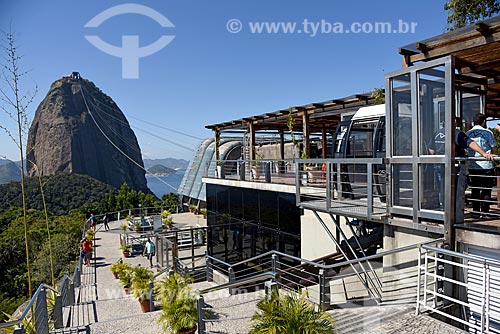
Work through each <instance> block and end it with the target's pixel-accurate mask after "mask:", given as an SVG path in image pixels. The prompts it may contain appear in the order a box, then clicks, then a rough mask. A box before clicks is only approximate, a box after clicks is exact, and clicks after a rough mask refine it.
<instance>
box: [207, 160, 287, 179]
mask: <svg viewBox="0 0 500 334" xmlns="http://www.w3.org/2000/svg"><path fill="white" fill-rule="evenodd" d="M204 176H205V177H208V178H219V179H229V180H239V181H251V182H267V183H276V184H287V185H294V184H295V164H294V159H285V160H279V159H259V160H220V161H210V162H208V163H207V165H206V167H205V173H204Z"/></svg>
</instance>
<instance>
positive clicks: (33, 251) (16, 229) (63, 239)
mask: <svg viewBox="0 0 500 334" xmlns="http://www.w3.org/2000/svg"><path fill="white" fill-rule="evenodd" d="M84 221H85V215H84V214H82V213H78V212H76V211H75V212H73V213H72V214H71V215H68V216H59V217H58V216H54V215H50V216H49V231H50V234H51V245H52V253H53V260H54V273H55V277H56V279H57V278H60V277H62V276H63V275H64V273H67V272H69V270H70V265H71V263H72V261H74V260H76V259H77V258H78V249H79V240H80V238H81V229H82V225H83V222H84ZM28 224H29V230H28V240H29V247H30V263H31V267H32V272H33V275H32V276H31V281H32V287H33V289H36V288H37V287H38V285H39V284H40V283H42V282H44V283H48V284H50V283H51V281H52V280H51V272H50V264H49V251H48V249H49V243H48V236H47V228H46V220H45V214H44V213H43V212H41V211H37V210H32V209H30V210H29V211H28ZM25 256H26V253H25V249H24V228H23V223H22V210H21V209H20V208H11V209H9V210H7V211H4V212H2V213H0V281H1V282H2V284H0V312H5V313H9V314H10V313H12V312H13V311H14V310H15V309H16V308H17V307H18V306H19V305H20V304H21V303H22V302H24V300H25V299H26V296H27V295H28V287H27V274H26V273H27V270H26V257H25ZM3 316H4V315H3V313H1V317H0V319H2V318H3Z"/></svg>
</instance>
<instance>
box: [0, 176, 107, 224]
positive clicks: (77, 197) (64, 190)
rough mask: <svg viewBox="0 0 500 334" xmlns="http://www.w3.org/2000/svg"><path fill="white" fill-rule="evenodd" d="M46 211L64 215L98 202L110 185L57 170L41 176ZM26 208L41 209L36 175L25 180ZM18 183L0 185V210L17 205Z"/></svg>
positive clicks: (20, 200) (20, 201) (19, 195)
mask: <svg viewBox="0 0 500 334" xmlns="http://www.w3.org/2000/svg"><path fill="white" fill-rule="evenodd" d="M41 180H42V184H43V190H44V194H45V201H46V202H47V210H48V211H50V212H52V213H53V214H57V215H62V214H67V213H68V212H69V211H70V210H73V209H77V208H80V207H82V206H83V205H85V204H86V203H88V202H99V201H101V199H102V198H103V197H104V195H105V194H106V192H108V191H109V190H110V189H112V187H111V186H109V185H106V184H104V183H102V182H100V181H97V180H95V179H93V178H91V177H88V176H85V175H78V174H68V173H59V174H56V175H52V176H44V177H42V178H41ZM26 200H27V206H28V208H32V209H36V210H43V201H42V193H41V191H40V181H39V179H38V177H31V178H27V179H26ZM21 206H22V198H21V184H20V182H10V183H7V184H2V185H0V212H2V211H5V210H8V209H9V208H10V207H21Z"/></svg>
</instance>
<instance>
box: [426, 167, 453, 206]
mask: <svg viewBox="0 0 500 334" xmlns="http://www.w3.org/2000/svg"><path fill="white" fill-rule="evenodd" d="M420 173H421V177H420V178H421V182H422V188H421V189H422V195H421V196H420V199H421V203H420V206H421V208H422V209H428V210H438V211H443V207H444V185H445V182H446V180H447V178H446V174H445V169H444V164H423V165H421V168H420Z"/></svg>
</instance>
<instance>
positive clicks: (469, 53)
mask: <svg viewBox="0 0 500 334" xmlns="http://www.w3.org/2000/svg"><path fill="white" fill-rule="evenodd" d="M399 53H400V54H401V55H403V61H404V63H406V64H407V65H408V66H409V65H412V64H413V63H416V62H419V61H429V60H432V59H436V58H440V57H444V56H447V55H453V56H454V57H455V68H457V69H458V70H459V73H460V74H461V75H462V76H461V77H460V76H458V78H459V79H460V78H463V79H464V80H465V81H467V80H470V81H471V82H477V83H481V84H482V83H484V86H485V87H486V86H487V88H488V93H487V108H486V113H487V114H488V116H494V117H498V116H499V115H500V16H497V17H493V18H491V19H488V20H485V21H482V22H479V23H476V24H474V25H470V26H467V27H464V28H461V29H458V30H455V31H451V32H448V33H445V34H441V35H438V36H434V37H431V38H428V39H425V40H422V41H419V42H416V43H412V44H409V45H407V46H404V47H402V48H400V49H399Z"/></svg>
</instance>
